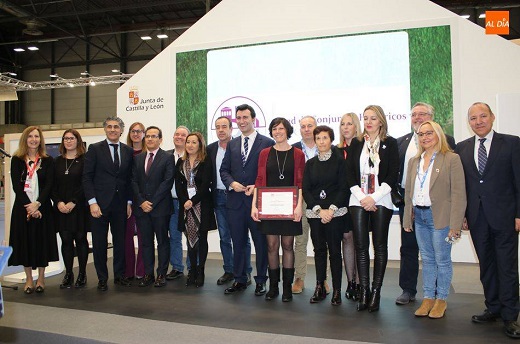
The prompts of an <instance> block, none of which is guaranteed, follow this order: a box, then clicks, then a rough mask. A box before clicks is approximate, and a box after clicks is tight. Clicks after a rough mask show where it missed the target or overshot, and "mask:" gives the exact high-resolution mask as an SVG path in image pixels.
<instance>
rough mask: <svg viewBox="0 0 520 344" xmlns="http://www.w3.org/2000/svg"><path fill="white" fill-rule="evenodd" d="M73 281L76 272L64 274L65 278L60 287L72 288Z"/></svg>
mask: <svg viewBox="0 0 520 344" xmlns="http://www.w3.org/2000/svg"><path fill="white" fill-rule="evenodd" d="M72 281H74V273H72V272H67V273H66V274H65V276H63V280H62V281H61V284H60V289H69V288H72Z"/></svg>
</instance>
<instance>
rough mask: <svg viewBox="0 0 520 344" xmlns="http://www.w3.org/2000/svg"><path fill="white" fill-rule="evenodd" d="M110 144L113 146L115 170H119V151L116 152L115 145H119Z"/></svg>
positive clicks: (116, 145)
mask: <svg viewBox="0 0 520 344" xmlns="http://www.w3.org/2000/svg"><path fill="white" fill-rule="evenodd" d="M110 145H111V146H112V148H114V167H115V168H116V171H119V153H118V152H117V147H119V145H118V144H117V143H111V144H110Z"/></svg>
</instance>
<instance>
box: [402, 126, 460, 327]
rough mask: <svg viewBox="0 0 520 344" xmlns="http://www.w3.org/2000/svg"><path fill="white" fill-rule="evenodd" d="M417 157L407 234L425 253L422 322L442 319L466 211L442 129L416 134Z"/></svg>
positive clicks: (412, 165) (409, 182)
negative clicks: (455, 243)
mask: <svg viewBox="0 0 520 344" xmlns="http://www.w3.org/2000/svg"><path fill="white" fill-rule="evenodd" d="M417 136H418V138H419V147H418V152H417V155H416V156H415V157H413V158H412V159H411V160H410V162H409V163H408V171H407V176H406V188H405V190H406V191H405V207H404V215H403V228H404V230H405V231H407V232H411V231H412V230H413V228H414V227H412V221H414V224H415V236H416V237H417V244H418V245H419V251H420V252H421V259H422V272H423V294H424V298H423V302H422V304H421V306H420V307H419V309H417V310H416V311H415V315H416V316H418V317H425V316H429V317H430V318H432V319H438V318H442V317H443V316H444V313H445V311H446V308H447V303H446V299H447V298H448V294H449V291H450V284H451V279H452V276H453V268H452V263H451V244H452V243H453V241H454V240H455V239H457V238H459V237H460V231H461V229H462V223H463V221H464V213H465V211H466V183H465V179H464V169H463V167H462V162H461V160H460V157H459V156H458V155H457V154H455V153H453V151H452V150H451V149H450V147H449V145H448V142H447V140H446V136H445V135H444V132H443V131H442V128H441V126H440V125H439V124H437V123H435V122H433V121H426V122H423V123H422V124H421V125H420V126H419V128H418V129H417Z"/></svg>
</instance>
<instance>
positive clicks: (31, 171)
mask: <svg viewBox="0 0 520 344" xmlns="http://www.w3.org/2000/svg"><path fill="white" fill-rule="evenodd" d="M39 160H40V156H39V155H38V154H36V160H34V164H32V166H31V165H30V164H29V162H27V161H26V162H25V165H26V166H27V177H28V178H27V179H32V177H33V175H34V172H35V171H36V170H37V169H38V162H39ZM29 161H30V160H29Z"/></svg>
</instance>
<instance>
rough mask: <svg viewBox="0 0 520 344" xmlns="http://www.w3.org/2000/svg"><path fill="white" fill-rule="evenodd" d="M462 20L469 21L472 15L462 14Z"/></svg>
mask: <svg viewBox="0 0 520 344" xmlns="http://www.w3.org/2000/svg"><path fill="white" fill-rule="evenodd" d="M460 16H461V17H462V18H464V19H469V17H470V15H469V14H461V15H460Z"/></svg>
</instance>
